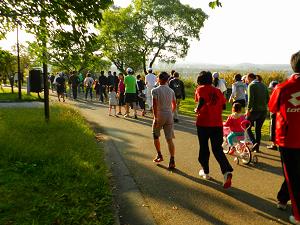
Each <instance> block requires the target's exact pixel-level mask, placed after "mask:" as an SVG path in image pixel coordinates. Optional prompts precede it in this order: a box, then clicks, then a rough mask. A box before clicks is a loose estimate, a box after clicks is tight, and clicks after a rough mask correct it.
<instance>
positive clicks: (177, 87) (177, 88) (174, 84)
mask: <svg viewBox="0 0 300 225" xmlns="http://www.w3.org/2000/svg"><path fill="white" fill-rule="evenodd" d="M170 88H172V90H173V91H174V93H175V97H176V98H181V97H182V87H181V83H180V81H179V80H176V79H173V80H171V84H170Z"/></svg>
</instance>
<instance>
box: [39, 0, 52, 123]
mask: <svg viewBox="0 0 300 225" xmlns="http://www.w3.org/2000/svg"><path fill="white" fill-rule="evenodd" d="M41 3H42V4H43V5H44V4H45V1H44V0H43V1H42V2H41ZM46 19H47V18H46V15H45V12H44V10H42V11H41V22H40V25H41V27H42V49H43V50H42V51H43V80H44V111H45V120H46V122H49V119H50V110H49V87H48V67H47V61H48V59H47V28H46Z"/></svg>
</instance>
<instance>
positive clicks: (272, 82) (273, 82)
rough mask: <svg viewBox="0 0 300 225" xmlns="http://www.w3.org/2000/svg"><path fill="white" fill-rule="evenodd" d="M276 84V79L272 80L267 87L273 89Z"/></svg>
mask: <svg viewBox="0 0 300 225" xmlns="http://www.w3.org/2000/svg"><path fill="white" fill-rule="evenodd" d="M277 84H278V81H277V80H272V81H271V82H270V84H269V88H270V89H273V88H275V86H276V85H277Z"/></svg>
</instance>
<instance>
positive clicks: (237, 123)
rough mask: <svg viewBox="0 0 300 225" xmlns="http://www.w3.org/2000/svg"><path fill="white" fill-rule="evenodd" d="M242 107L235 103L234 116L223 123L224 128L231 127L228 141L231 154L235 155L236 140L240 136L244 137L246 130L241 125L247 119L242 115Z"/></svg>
mask: <svg viewBox="0 0 300 225" xmlns="http://www.w3.org/2000/svg"><path fill="white" fill-rule="evenodd" d="M241 112H242V105H241V104H240V103H234V104H233V105H232V114H231V115H230V116H228V118H227V120H226V122H224V123H223V126H225V127H229V129H230V131H231V132H230V133H229V134H228V136H227V141H228V144H229V148H230V151H229V154H232V153H234V146H233V145H234V140H235V139H236V138H237V137H238V136H244V130H243V128H242V126H241V123H242V122H243V121H244V120H245V119H246V118H245V115H243V114H242V113H241Z"/></svg>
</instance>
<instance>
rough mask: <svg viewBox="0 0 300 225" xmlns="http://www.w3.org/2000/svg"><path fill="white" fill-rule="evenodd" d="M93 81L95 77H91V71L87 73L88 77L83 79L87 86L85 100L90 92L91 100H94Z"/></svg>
mask: <svg viewBox="0 0 300 225" xmlns="http://www.w3.org/2000/svg"><path fill="white" fill-rule="evenodd" d="M93 83H94V79H93V78H92V77H91V74H90V73H87V75H86V78H85V79H84V81H83V84H84V86H85V100H87V96H88V93H90V97H91V101H92V100H93Z"/></svg>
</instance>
